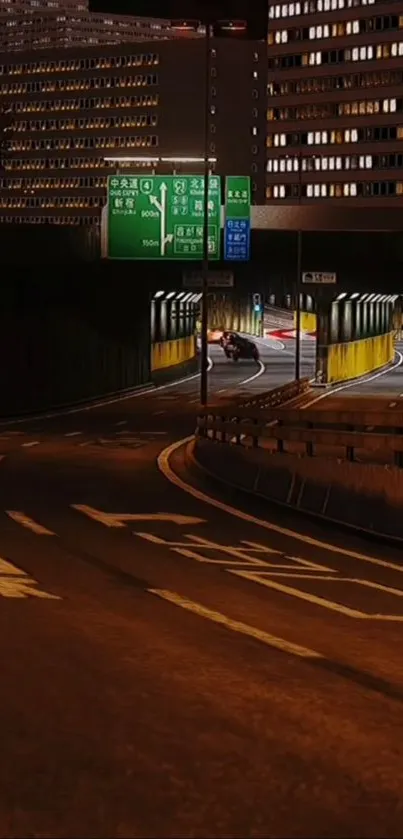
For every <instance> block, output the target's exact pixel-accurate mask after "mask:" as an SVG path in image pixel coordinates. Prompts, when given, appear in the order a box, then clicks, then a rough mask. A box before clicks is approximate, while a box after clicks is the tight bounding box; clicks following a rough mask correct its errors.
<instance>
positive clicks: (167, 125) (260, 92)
mask: <svg viewBox="0 0 403 839" xmlns="http://www.w3.org/2000/svg"><path fill="white" fill-rule="evenodd" d="M49 2H50V0H49ZM265 61H266V44H265V43H264V42H253V41H247V40H245V41H241V40H238V41H236V42H235V41H234V42H231V41H229V40H225V39H217V40H216V39H213V41H212V50H211V80H210V95H211V109H210V110H211V113H210V140H209V153H210V155H211V156H212V157H215V158H216V159H217V163H216V172H217V173H218V174H223V175H224V174H234V175H237V174H246V175H247V174H250V176H251V178H252V186H253V196H254V201H255V202H256V203H259V204H262V203H264V187H265V180H264V179H265V171H264V167H265V125H266V68H265ZM262 68H264V72H262V71H261V69H262ZM204 90H205V44H204V40H203V39H202V38H196V39H193V40H189V39H181V40H179V41H175V42H174V41H173V40H171V39H167V40H162V41H157V40H151V41H150V40H148V41H141V42H140V43H131V44H123V45H121V46H110V45H105V46H96V47H94V46H86V47H85V49H83V48H77V47H74V48H71V47H70V48H59V49H57V50H51V49H43V50H31V51H30V52H14V53H12V54H7V55H5V54H3V55H0V109H2V110H3V111H8V119H9V120H10V127H9V130H8V131H7V137H8V146H9V153H8V155H7V156H6V157H5V158H4V162H3V172H2V173H1V176H0V223H6V222H7V223H19V224H23V223H33V224H42V223H52V224H60V225H87V226H88V225H98V224H99V222H100V218H101V211H102V207H103V206H104V204H105V201H106V179H107V175H108V174H111V173H113V172H114V171H116V167H117V165H118V164H117V163H115V162H113V161H111V160H110V158H111V157H116V156H119V157H122V158H125V157H126V158H127V157H132V158H133V157H134V158H136V157H137V158H142V159H143V158H145V157H149V158H151V159H153V158H155V157H162V156H176V157H178V156H180V157H194V156H197V157H200V156H201V155H203V153H204V105H203V102H204ZM108 158H109V159H108ZM146 165H149V166H150V167H151V166H152V165H153V161H152V160H151V161H150V162H149V163H148V164H147V163H146V162H144V161H143V162H141V161H140V160H138V161H136V160H134V161H131V162H127V161H126V162H124V161H122V165H121V167H120V168H121V169H122V167H123V169H124V170H127V169H128V168H131V169H132V170H135V169H137V170H138V169H139V167H140V166H141V167H144V166H146ZM184 165H186V164H184ZM182 171H186V169H185V170H182ZM187 171H189V166H188V168H187Z"/></svg>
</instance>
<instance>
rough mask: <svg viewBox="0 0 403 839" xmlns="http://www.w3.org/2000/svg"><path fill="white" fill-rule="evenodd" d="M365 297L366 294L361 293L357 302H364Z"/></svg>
mask: <svg viewBox="0 0 403 839" xmlns="http://www.w3.org/2000/svg"><path fill="white" fill-rule="evenodd" d="M367 297H368V294H362V295H361V297H360V300H359V302H360V303H363V302H364V300H366V299H367Z"/></svg>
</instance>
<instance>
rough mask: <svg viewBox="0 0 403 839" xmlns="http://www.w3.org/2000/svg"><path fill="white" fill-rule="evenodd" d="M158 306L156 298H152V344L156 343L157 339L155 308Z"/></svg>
mask: <svg viewBox="0 0 403 839" xmlns="http://www.w3.org/2000/svg"><path fill="white" fill-rule="evenodd" d="M156 306H157V302H156V300H152V301H151V311H150V332H151V343H152V344H154V343H155V340H156V338H155V335H156V324H155V317H156V313H155V309H156Z"/></svg>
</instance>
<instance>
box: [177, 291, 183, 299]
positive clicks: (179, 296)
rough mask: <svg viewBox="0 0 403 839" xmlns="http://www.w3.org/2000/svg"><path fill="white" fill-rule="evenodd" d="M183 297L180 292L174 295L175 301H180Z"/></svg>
mask: <svg viewBox="0 0 403 839" xmlns="http://www.w3.org/2000/svg"><path fill="white" fill-rule="evenodd" d="M184 295H185V292H184V291H180V292H179V294H177V295H176V297H175V300H180V299H181V298H182V297H183V296H184Z"/></svg>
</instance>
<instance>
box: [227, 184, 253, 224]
mask: <svg viewBox="0 0 403 839" xmlns="http://www.w3.org/2000/svg"><path fill="white" fill-rule="evenodd" d="M250 203H251V195H250V178H249V177H248V176H243V175H240V176H236V175H230V176H229V177H228V178H227V179H226V181H225V215H226V218H229V219H237V218H244V219H249V218H250Z"/></svg>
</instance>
